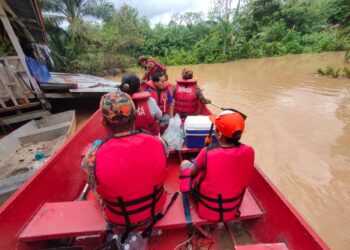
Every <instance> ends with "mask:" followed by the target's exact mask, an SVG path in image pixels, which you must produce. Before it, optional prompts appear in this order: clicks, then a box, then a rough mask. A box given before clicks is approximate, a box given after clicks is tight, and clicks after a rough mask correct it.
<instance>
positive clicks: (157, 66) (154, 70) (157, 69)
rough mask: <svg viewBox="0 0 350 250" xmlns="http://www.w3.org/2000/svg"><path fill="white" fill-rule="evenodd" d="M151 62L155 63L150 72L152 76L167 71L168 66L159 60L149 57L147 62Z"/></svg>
mask: <svg viewBox="0 0 350 250" xmlns="http://www.w3.org/2000/svg"><path fill="white" fill-rule="evenodd" d="M149 62H151V63H153V64H154V67H153V68H151V69H150V70H149V72H148V73H149V75H150V76H152V75H154V74H156V73H158V72H165V71H166V67H165V66H164V65H162V64H160V63H159V62H157V61H153V60H150V59H147V64H148V63H149Z"/></svg>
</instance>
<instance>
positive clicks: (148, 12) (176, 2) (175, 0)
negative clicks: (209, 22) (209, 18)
mask: <svg viewBox="0 0 350 250" xmlns="http://www.w3.org/2000/svg"><path fill="white" fill-rule="evenodd" d="M109 1H110V2H113V4H114V6H115V7H116V8H118V7H120V6H121V5H123V4H124V3H126V4H128V5H130V6H132V7H135V8H137V9H138V11H139V15H140V16H145V17H147V18H148V19H149V20H150V22H151V25H152V26H154V25H155V24H157V23H159V22H161V23H162V24H168V23H169V21H170V19H171V16H172V15H173V14H175V13H185V12H200V11H202V12H203V13H204V14H207V13H208V11H209V9H210V6H211V0H123V1H121V0H109ZM233 2H235V1H233Z"/></svg>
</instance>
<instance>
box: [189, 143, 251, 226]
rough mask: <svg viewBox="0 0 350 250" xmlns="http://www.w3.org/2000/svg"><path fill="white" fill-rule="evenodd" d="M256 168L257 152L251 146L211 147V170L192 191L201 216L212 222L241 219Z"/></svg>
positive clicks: (209, 162) (196, 183) (197, 182)
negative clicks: (245, 198) (244, 199)
mask: <svg viewBox="0 0 350 250" xmlns="http://www.w3.org/2000/svg"><path fill="white" fill-rule="evenodd" d="M253 168H254V150H253V148H252V147H250V146H247V145H244V144H241V145H239V146H237V147H233V148H222V147H214V148H210V147H209V148H208V149H207V166H206V168H204V170H203V171H202V172H201V173H200V174H199V175H198V176H197V177H196V178H195V179H194V180H193V182H192V188H191V189H192V193H193V195H194V197H195V198H196V199H197V201H198V207H197V212H198V215H199V216H200V217H202V218H204V219H207V220H210V221H229V220H232V219H233V218H234V217H239V216H240V211H239V207H240V205H241V202H242V199H243V196H244V191H245V188H246V186H248V184H249V181H250V179H251V176H252V173H253Z"/></svg>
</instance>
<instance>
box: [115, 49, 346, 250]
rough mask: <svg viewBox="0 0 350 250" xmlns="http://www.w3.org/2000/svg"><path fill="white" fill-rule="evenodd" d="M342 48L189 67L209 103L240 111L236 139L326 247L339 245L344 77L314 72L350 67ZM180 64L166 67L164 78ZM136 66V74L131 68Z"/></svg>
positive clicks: (342, 233)
mask: <svg viewBox="0 0 350 250" xmlns="http://www.w3.org/2000/svg"><path fill="white" fill-rule="evenodd" d="M344 55H345V53H344V52H330V53H322V54H309V55H289V56H282V57H273V58H261V59H249V60H239V61H234V62H229V63H223V64H202V65H193V66H191V68H192V69H193V70H194V75H195V77H196V78H197V79H198V81H199V85H200V87H201V88H202V89H204V94H205V96H206V97H207V98H209V99H211V100H212V102H213V103H216V104H218V105H219V106H221V107H231V108H235V109H238V110H240V111H241V112H243V113H245V114H246V115H248V118H247V121H246V131H245V133H244V135H243V137H242V142H244V143H246V144H249V145H251V146H253V147H254V149H255V153H256V163H257V164H258V166H259V167H260V168H261V169H263V171H264V173H265V174H266V175H267V176H268V177H269V178H270V179H271V180H272V182H273V183H274V184H275V185H276V186H277V187H278V189H279V190H280V191H281V192H282V193H283V194H284V195H285V196H286V197H287V199H288V200H289V201H290V202H291V203H292V204H293V206H294V207H295V208H296V209H297V210H298V212H299V213H301V215H302V216H303V217H304V218H305V219H306V221H307V222H308V223H309V224H310V225H311V226H312V227H313V228H314V230H315V231H316V232H317V233H318V234H319V235H320V236H321V238H322V239H323V240H324V241H325V242H326V243H327V244H328V245H329V246H330V247H331V248H332V249H342V250H343V249H344V250H347V249H350V79H348V78H339V79H334V78H330V77H325V76H318V75H317V74H316V72H317V69H318V68H325V67H327V66H328V65H330V66H332V67H334V68H340V67H344V66H347V67H348V68H350V63H345V62H344ZM182 68H183V66H170V67H168V70H167V71H168V75H169V81H170V82H172V83H173V82H174V81H175V79H176V78H179V77H180V74H181V70H182ZM136 73H138V74H139V75H140V76H141V75H142V71H141V70H139V69H137V70H136ZM116 80H120V77H117V78H116ZM211 109H212V111H213V112H215V113H218V112H220V110H219V109H217V108H215V107H211Z"/></svg>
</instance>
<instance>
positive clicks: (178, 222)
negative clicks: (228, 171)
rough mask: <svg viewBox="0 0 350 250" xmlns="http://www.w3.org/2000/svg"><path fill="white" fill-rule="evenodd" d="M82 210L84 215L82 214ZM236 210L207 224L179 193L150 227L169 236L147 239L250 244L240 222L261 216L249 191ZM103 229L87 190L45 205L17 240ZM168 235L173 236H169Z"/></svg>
mask: <svg viewBox="0 0 350 250" xmlns="http://www.w3.org/2000/svg"><path fill="white" fill-rule="evenodd" d="M191 153H193V152H190V153H189V154H185V155H183V157H184V158H191V157H193V155H191ZM179 163H180V162H179V157H178V156H177V155H176V153H174V154H172V155H171V156H170V157H169V160H168V169H167V177H166V183H165V190H166V191H167V195H168V199H167V201H168V202H169V201H170V199H171V197H172V195H173V193H174V192H176V191H178V189H179V178H178V177H179ZM186 204H187V205H186ZM186 206H187V208H186ZM165 207H166V206H165ZM186 210H187V211H186ZM82 211H84V212H83V213H82ZM240 211H241V217H240V218H239V220H237V219H236V221H235V222H232V223H225V224H224V223H219V224H218V223H216V222H211V221H207V220H204V219H202V218H200V217H199V216H198V214H197V212H196V206H195V203H194V201H193V200H192V198H191V196H190V195H188V194H182V193H180V195H179V197H178V198H177V200H176V201H175V202H174V204H173V205H172V206H171V207H170V209H169V211H168V213H167V214H166V215H165V216H164V218H162V219H161V220H160V221H158V222H157V223H156V224H155V226H154V228H153V229H154V230H162V232H163V233H162V235H163V236H165V235H167V234H169V237H156V236H152V237H150V238H149V244H153V245H158V246H159V247H161V246H168V244H169V243H168V242H167V240H168V239H169V238H172V239H173V238H174V239H177V240H176V242H174V244H175V243H176V244H178V243H179V242H180V241H181V240H182V241H184V240H186V239H189V235H188V234H189V233H190V234H191V232H192V233H193V234H194V232H196V238H194V236H193V238H194V239H193V240H191V241H196V244H199V245H203V244H209V245H210V244H211V243H210V242H213V243H212V244H214V243H215V244H214V245H217V244H219V245H217V247H215V248H218V249H225V248H226V249H227V248H230V249H232V245H231V246H228V245H229V244H233V242H236V243H237V244H242V243H243V244H247V243H252V240H251V238H250V237H249V234H248V233H247V232H246V231H245V230H244V223H243V222H241V221H244V220H252V219H257V218H259V217H261V216H263V211H262V210H261V208H260V207H259V205H258V204H257V202H256V200H255V199H254V197H253V195H252V194H251V192H250V191H249V189H248V190H247V191H246V194H245V196H244V199H243V202H242V205H241V208H240ZM209 225H210V226H209ZM106 228H107V224H106V222H105V219H104V217H103V213H102V210H101V206H100V203H99V201H98V199H97V197H96V196H95V194H94V193H93V192H92V191H91V190H90V191H89V192H88V194H87V195H86V198H85V201H64V202H52V203H45V204H44V205H43V206H42V207H41V208H40V209H39V211H38V212H37V213H36V214H35V216H34V217H33V218H32V220H31V221H30V222H29V224H28V225H27V226H26V227H25V228H24V230H23V231H22V233H21V234H20V236H19V238H20V240H21V241H22V242H26V243H28V244H31V243H35V242H38V241H48V240H49V241H50V240H57V239H63V238H68V237H69V238H72V237H78V238H79V237H83V238H84V237H91V236H95V237H96V236H98V237H99V238H101V237H102V235H104V234H105V231H106ZM173 234H174V235H173ZM170 235H173V236H171V237H170ZM190 236H191V235H190ZM165 239H167V240H165ZM233 239H235V240H233ZM163 241H164V243H163ZM77 242H78V241H77ZM163 244H164V245H163ZM176 244H175V245H174V246H176ZM203 247H204V246H203ZM157 248H158V247H157ZM215 248H214V249H215ZM160 249H161V248H160Z"/></svg>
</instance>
